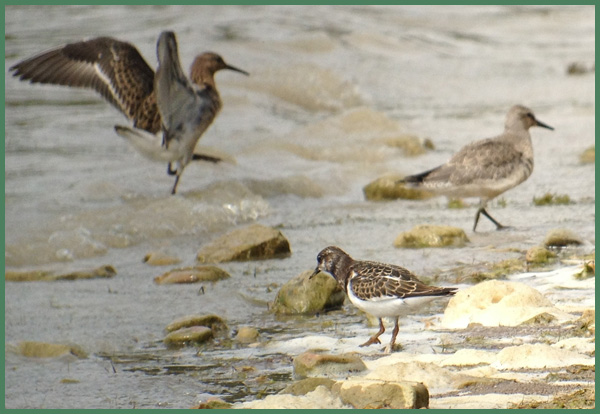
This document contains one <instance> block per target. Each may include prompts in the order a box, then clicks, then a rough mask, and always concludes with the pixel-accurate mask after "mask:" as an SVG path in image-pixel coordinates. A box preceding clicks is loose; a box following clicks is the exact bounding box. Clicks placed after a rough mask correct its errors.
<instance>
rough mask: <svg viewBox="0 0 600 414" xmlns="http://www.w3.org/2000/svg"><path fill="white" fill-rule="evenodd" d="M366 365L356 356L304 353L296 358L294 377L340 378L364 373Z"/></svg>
mask: <svg viewBox="0 0 600 414" xmlns="http://www.w3.org/2000/svg"><path fill="white" fill-rule="evenodd" d="M366 369H367V366H366V365H365V363H364V362H363V361H362V359H360V357H358V355H356V354H342V355H329V354H316V353H313V352H304V353H302V354H300V355H298V356H297V357H296V358H294V375H295V376H296V377H297V378H307V377H340V376H346V375H348V374H352V373H356V372H360V371H364V370H366Z"/></svg>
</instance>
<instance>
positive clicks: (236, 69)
mask: <svg viewBox="0 0 600 414" xmlns="http://www.w3.org/2000/svg"><path fill="white" fill-rule="evenodd" d="M225 69H229V70H233V71H235V72H240V73H243V74H244V75H246V76H250V74H249V73H248V72H246V71H245V70H241V69H238V68H236V67H235V66H231V65H225Z"/></svg>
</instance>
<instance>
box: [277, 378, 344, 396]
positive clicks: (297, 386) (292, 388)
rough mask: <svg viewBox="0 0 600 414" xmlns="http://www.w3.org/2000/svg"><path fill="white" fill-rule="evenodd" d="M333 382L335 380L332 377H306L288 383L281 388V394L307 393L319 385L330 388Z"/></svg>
mask: <svg viewBox="0 0 600 414" xmlns="http://www.w3.org/2000/svg"><path fill="white" fill-rule="evenodd" d="M333 384H335V381H334V380H332V379H330V378H318V377H316V378H304V379H301V380H299V381H296V382H294V383H293V384H290V385H288V386H287V387H285V388H284V389H283V390H281V392H280V394H292V395H306V394H308V393H309V392H311V391H314V390H315V389H316V388H317V387H318V386H324V387H325V388H327V389H329V390H330V389H331V387H333Z"/></svg>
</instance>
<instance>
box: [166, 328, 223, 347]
mask: <svg viewBox="0 0 600 414" xmlns="http://www.w3.org/2000/svg"><path fill="white" fill-rule="evenodd" d="M212 337H213V331H212V329H210V328H208V327H206V326H191V327H189V328H181V329H178V330H176V331H173V332H171V333H170V334H168V335H167V336H166V337H165V339H164V340H163V342H164V343H165V345H167V346H168V347H180V346H186V345H190V344H201V343H203V342H206V341H208V340H209V339H211V338H212Z"/></svg>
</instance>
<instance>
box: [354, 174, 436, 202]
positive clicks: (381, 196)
mask: <svg viewBox="0 0 600 414" xmlns="http://www.w3.org/2000/svg"><path fill="white" fill-rule="evenodd" d="M401 178H403V177H402V176H401V175H398V174H390V175H384V176H383V177H379V178H377V179H376V180H375V181H372V182H370V183H369V184H367V185H366V186H365V187H364V188H363V193H364V195H365V199H366V200H371V201H381V200H396V199H399V198H401V199H405V200H425V199H428V198H431V197H433V194H432V193H430V192H427V191H425V190H422V189H420V188H411V187H407V186H406V185H405V184H402V183H398V180H400V179H401Z"/></svg>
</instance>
